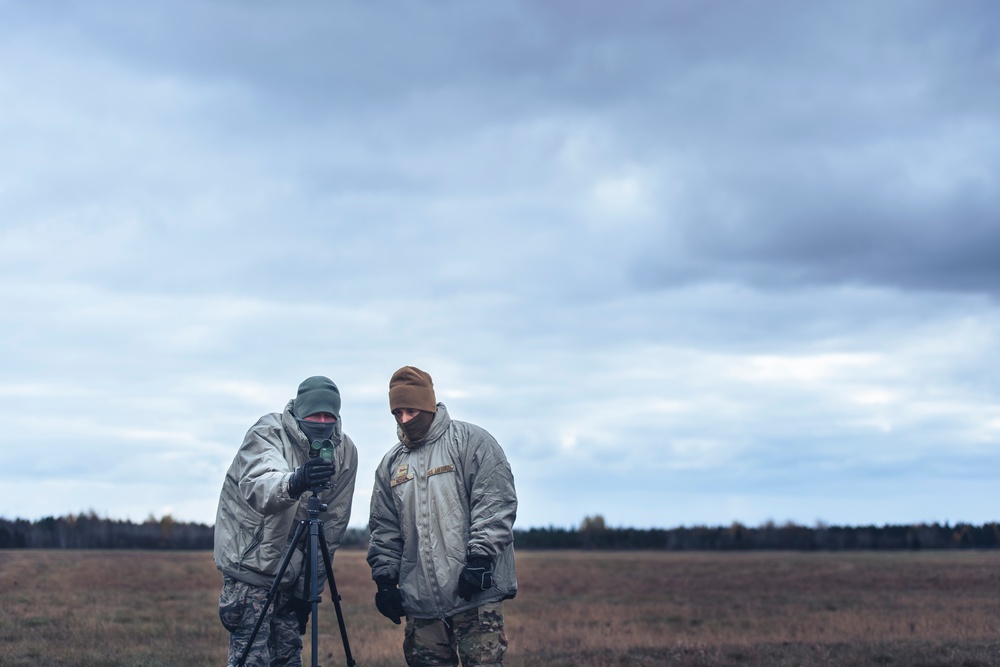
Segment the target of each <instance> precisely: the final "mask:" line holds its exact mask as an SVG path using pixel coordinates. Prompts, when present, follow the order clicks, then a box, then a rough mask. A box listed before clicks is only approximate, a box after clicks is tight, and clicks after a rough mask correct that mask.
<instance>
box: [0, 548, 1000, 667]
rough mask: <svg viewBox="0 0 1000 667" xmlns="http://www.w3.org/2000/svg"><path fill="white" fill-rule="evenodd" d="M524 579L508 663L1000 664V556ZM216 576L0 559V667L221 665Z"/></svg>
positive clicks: (389, 661)
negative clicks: (36, 666)
mask: <svg viewBox="0 0 1000 667" xmlns="http://www.w3.org/2000/svg"><path fill="white" fill-rule="evenodd" d="M334 569H335V574H336V576H337V584H338V587H339V589H340V593H341V596H342V597H343V602H342V606H343V609H344V612H345V615H346V622H347V631H348V636H349V638H350V641H351V648H352V650H353V653H354V657H355V659H356V661H357V663H358V665H359V667H382V666H387V665H402V664H404V663H403V660H402V658H401V650H400V646H401V643H402V629H401V627H400V626H396V625H393V624H392V623H391V622H389V621H387V620H385V619H384V618H382V617H381V616H379V614H378V612H377V611H376V610H375V606H374V604H373V602H372V599H373V595H374V586H373V585H372V583H371V580H370V575H369V572H368V569H367V566H366V564H365V562H364V554H363V553H362V552H360V551H342V552H339V553H338V554H337V555H336V558H335V562H334ZM518 579H519V583H520V593H519V594H518V597H517V599H516V600H513V601H511V602H509V603H507V605H506V609H505V610H506V616H507V631H508V635H509V638H510V651H509V653H508V657H507V661H506V663H505V664H507V665H509V666H511V667H536V666H541V665H548V666H553V665H554V666H562V665H565V666H569V665H583V666H585V667H589V666H592V667H597V666H605V665H607V666H621V667H624V666H633V665H635V666H638V665H643V666H646V665H681V666H694V665H700V666H706V667H707V666H721V665H733V666H747V665H760V666H764V665H767V666H782V665H789V666H791V665H797V666H801V667H811V666H817V665H899V666H907V667H921V666H925V667H930V666H946V665H954V666H955V667H1000V551H985V552H970V551H962V552H957V551H926V552H893V553H885V552H881V553H880V552H848V553H790V552H746V553H714V552H712V553H707V552H693V553H676V552H669V553H664V552H562V551H558V552H527V551H525V552H521V553H519V554H518ZM220 582H221V577H220V575H219V573H218V572H217V571H216V569H215V566H214V564H213V562H212V556H211V553H210V552H200V551H199V552H150V551H144V552H136V551H22V550H12V551H0V666H3V667H8V666H10V667H15V666H17V667H20V666H27V665H32V666H35V665H42V664H44V665H47V666H57V667H58V666H71V665H72V666H79V667H86V666H98V665H101V666H107V665H121V666H126V665H127V666H139V665H143V666H159V665H162V666H168V665H170V666H172V665H193V666H201V665H206V666H207V665H215V666H219V665H224V664H225V658H226V642H227V635H226V632H225V630H224V629H223V628H222V626H221V625H220V624H219V621H218V616H217V613H216V603H217V601H218V594H219V588H220ZM319 620H320V628H321V637H320V648H321V651H322V653H323V654H322V655H321V656H320V664H322V665H324V666H326V667H331V666H333V665H343V664H345V661H344V653H343V649H342V647H341V645H340V636H339V633H338V631H337V626H336V616H335V612H334V608H333V605H332V604H330V603H329V601H328V600H327V601H325V602H324V603H323V604H322V605H321V606H320V619H319ZM306 640H307V641H306V644H307V647H306V652H305V653H306V655H304V662H305V664H307V665H308V664H309V656H308V652H309V649H308V635H307V637H306Z"/></svg>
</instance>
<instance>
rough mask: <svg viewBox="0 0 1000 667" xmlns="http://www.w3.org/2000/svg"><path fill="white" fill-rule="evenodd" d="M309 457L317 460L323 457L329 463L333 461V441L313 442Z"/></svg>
mask: <svg viewBox="0 0 1000 667" xmlns="http://www.w3.org/2000/svg"><path fill="white" fill-rule="evenodd" d="M309 456H310V457H311V458H315V457H317V456H321V457H323V458H324V459H326V460H327V461H333V440H330V439H329V438H327V439H326V440H313V441H312V444H311V445H310V450H309Z"/></svg>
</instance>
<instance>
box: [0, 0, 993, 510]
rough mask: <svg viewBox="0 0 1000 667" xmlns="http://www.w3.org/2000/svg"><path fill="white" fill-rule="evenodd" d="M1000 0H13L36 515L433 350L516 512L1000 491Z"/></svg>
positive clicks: (377, 401) (745, 505)
mask: <svg viewBox="0 0 1000 667" xmlns="http://www.w3.org/2000/svg"><path fill="white" fill-rule="evenodd" d="M998 81H1000V4H998V3H996V2H993V1H992V0H983V1H981V2H975V1H962V0H956V1H949V2H941V1H938V2H923V1H920V0H906V1H905V2H904V1H896V0H880V1H879V2H871V0H859V1H857V2H851V1H840V0H838V1H836V2H808V3H803V2H798V1H791V0H789V1H780V0H769V1H768V2H742V1H739V0H731V1H726V2H705V1H703V0H690V1H687V0H684V1H677V0H670V1H662V2H659V1H652V0H650V1H636V0H624V1H620V2H614V3H608V2H598V1H596V0H593V1H589V0H572V1H570V0H562V1H550V0H545V1H542V0H535V1H527V0H526V1H512V0H491V1H490V2H458V1H446V0H437V1H433V2H431V1H423V2H419V1H418V2H393V1H391V0H390V1H381V0H376V1H371V2H368V1H365V2H361V1H356V2H327V1H323V2H319V1H316V2H295V3H272V2H260V1H250V2H247V1H242V0H241V1H237V0H231V1H224V0H204V1H200V2H176V1H173V2H158V1H157V2H142V3H136V2H127V1H124V0H122V1H118V2H115V1H108V2H100V3H92V2H82V1H81V2H55V1H53V2H48V1H43V2H30V3H26V2H14V1H5V0H0V100H2V103H0V276H2V281H0V313H2V314H0V317H2V327H0V341H2V348H0V349H2V352H0V354H2V369H0V399H2V400H0V438H2V441H0V443H2V444H0V516H5V517H7V518H16V517H20V518H27V519H37V518H40V517H43V516H46V515H56V516H60V515H65V514H76V513H79V512H90V511H95V512H97V513H98V514H100V515H102V516H109V517H112V518H119V519H131V520H137V521H141V520H144V519H146V518H147V517H149V516H150V515H153V516H155V517H161V516H163V515H165V514H171V515H172V516H173V517H174V518H175V519H178V520H187V521H199V522H205V523H213V522H214V520H215V511H216V504H217V501H218V494H219V490H220V488H221V485H222V480H223V477H224V475H225V471H226V469H227V467H228V466H229V463H230V461H231V459H232V457H233V454H234V453H235V451H236V449H237V447H238V446H239V444H240V442H241V440H242V438H243V435H244V433H245V432H246V430H247V429H248V428H249V427H250V426H251V425H252V424H253V423H254V422H255V421H256V420H257V418H258V417H260V416H261V415H262V414H264V413H266V412H271V411H280V410H281V409H282V408H283V407H284V405H285V403H286V402H287V401H288V399H290V398H292V397H293V396H294V394H295V389H296V387H297V385H298V383H299V382H300V381H301V380H302V379H304V378H305V377H307V376H309V375H316V374H322V375H327V376H329V377H330V378H332V379H333V380H334V381H335V382H336V383H337V384H338V386H339V387H340V389H341V393H342V396H343V409H342V417H343V421H344V427H345V430H346V431H347V433H348V434H349V435H350V436H351V437H352V438H353V439H354V441H355V442H356V444H357V446H358V450H359V453H360V467H359V470H358V482H357V492H356V495H355V502H354V510H353V514H352V517H351V525H353V526H362V525H365V524H366V523H367V519H368V504H369V497H370V493H371V488H372V481H373V477H374V470H375V466H376V465H377V463H378V461H379V459H380V458H381V457H382V455H383V454H384V453H385V452H386V451H387V450H388V449H389V448H390V447H391V446H392V445H393V444H394V442H395V427H394V422H393V420H392V417H391V416H390V414H389V410H388V401H387V391H388V381H389V377H390V375H391V374H392V372H393V371H395V370H396V369H397V368H399V367H400V366H403V365H416V366H418V367H420V368H422V369H424V370H426V371H427V372H429V373H430V374H431V375H432V376H433V378H434V381H435V385H436V388H437V392H438V398H439V400H441V401H443V402H444V403H445V404H446V405H447V406H448V409H449V411H450V412H451V414H452V416H453V417H454V418H456V419H460V420H465V421H471V422H474V423H476V424H479V425H480V426H483V427H484V428H486V429H487V430H488V431H490V432H491V433H492V434H493V435H494V436H495V437H496V438H497V440H498V441H499V442H500V443H501V445H502V446H503V447H504V449H505V451H506V452H507V456H508V458H509V460H510V462H511V466H512V468H513V471H514V477H515V482H516V485H517V491H518V496H519V500H520V507H519V511H518V519H517V527H520V528H529V527H533V526H534V527H542V526H560V527H576V526H578V525H579V524H580V522H581V521H582V519H583V518H584V517H586V516H592V515H597V514H599V515H601V516H603V517H604V518H605V521H606V522H607V523H608V524H609V525H612V526H633V527H675V526H680V525H688V526H690V525H698V524H708V525H728V524H729V523H731V522H734V521H739V522H742V523H745V524H748V525H758V524H760V523H763V522H766V521H768V520H773V521H776V522H779V523H780V522H784V521H795V522H797V523H802V524H807V525H813V524H815V523H816V522H819V521H822V522H826V523H831V524H869V523H874V524H882V523H910V522H922V521H923V522H932V521H940V522H944V521H950V522H957V521H970V522H974V523H980V522H985V521H994V520H997V519H998V518H1000V502H998V501H1000V494H998V493H997V490H998V482H1000V379H998V377H1000V376H998V372H997V371H998V368H1000V307H998V297H1000V85H998Z"/></svg>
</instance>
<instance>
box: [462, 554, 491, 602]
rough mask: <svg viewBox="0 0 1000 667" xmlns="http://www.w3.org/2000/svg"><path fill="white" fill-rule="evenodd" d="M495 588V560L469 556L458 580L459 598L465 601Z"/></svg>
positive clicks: (478, 555)
mask: <svg viewBox="0 0 1000 667" xmlns="http://www.w3.org/2000/svg"><path fill="white" fill-rule="evenodd" d="M492 587H493V560H492V559H491V558H490V557H489V556H482V555H480V554H471V553H470V554H469V555H468V556H466V557H465V568H463V569H462V574H461V576H460V577H459V578H458V596H459V597H460V598H462V599H463V600H465V601H467V602H468V601H469V600H471V599H472V596H474V595H476V594H478V593H482V592H483V591H488V590H489V589H490V588H492Z"/></svg>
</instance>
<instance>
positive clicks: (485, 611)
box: [403, 602, 507, 667]
mask: <svg viewBox="0 0 1000 667" xmlns="http://www.w3.org/2000/svg"><path fill="white" fill-rule="evenodd" d="M506 652H507V635H506V634H504V631H503V603H502V602H491V603H489V604H484V605H483V606H481V607H477V608H476V609H469V610H468V611H463V612H461V613H459V614H455V615H454V616H452V617H450V618H446V619H444V620H441V619H438V618H407V619H406V631H405V636H404V639H403V655H404V656H405V657H406V664H407V665H409V667H457V666H458V660H459V657H461V659H462V665H463V666H464V667H471V666H472V665H478V666H480V667H490V666H493V665H496V666H498V667H499V665H502V664H503V654H504V653H506Z"/></svg>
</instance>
